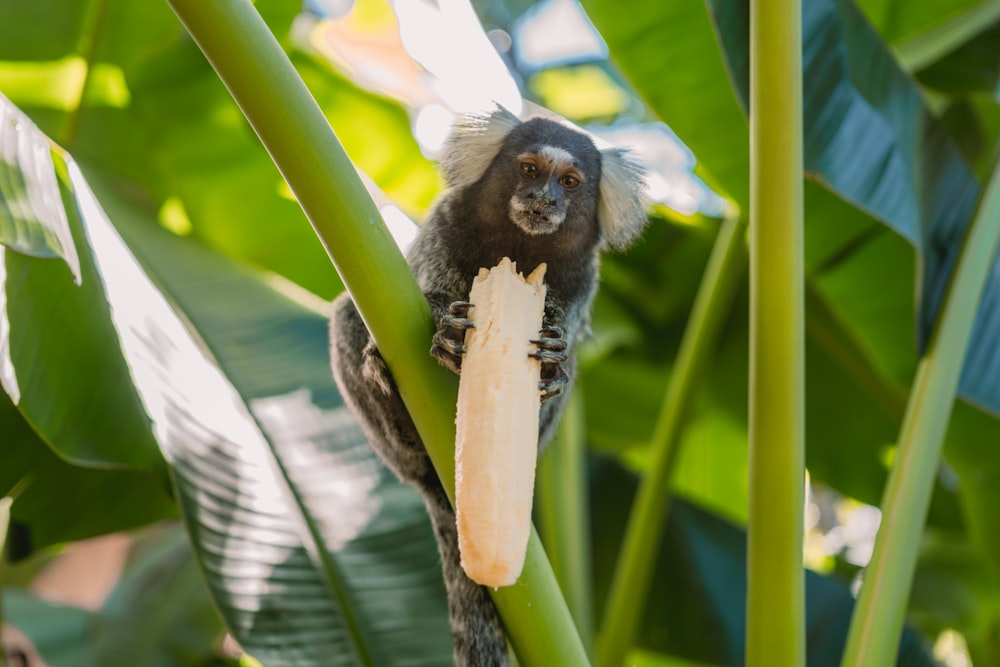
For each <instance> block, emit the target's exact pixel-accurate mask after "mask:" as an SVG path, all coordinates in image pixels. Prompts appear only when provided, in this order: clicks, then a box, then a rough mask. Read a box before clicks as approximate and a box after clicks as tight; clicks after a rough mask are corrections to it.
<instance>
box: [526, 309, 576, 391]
mask: <svg viewBox="0 0 1000 667" xmlns="http://www.w3.org/2000/svg"><path fill="white" fill-rule="evenodd" d="M531 342H532V343H534V344H535V346H537V348H538V350H537V351H535V352H530V353H529V354H528V356H530V357H533V358H535V359H538V360H539V361H541V362H542V373H541V381H540V382H539V383H538V388H539V389H540V390H541V392H542V402H543V403H544V402H545V401H547V400H549V399H550V398H552V397H554V396H558V395H559V394H561V393H562V391H563V388H565V387H566V385H567V384H569V376H568V375H567V374H566V371H565V370H563V367H562V364H563V363H564V362H566V361H568V360H569V354H568V353H567V352H566V350H567V349H568V348H569V344H568V343H567V342H566V340H565V339H564V338H563V330H562V328H560V327H555V326H552V327H543V328H542V330H541V331H540V332H539V337H538V340H533V341H531Z"/></svg>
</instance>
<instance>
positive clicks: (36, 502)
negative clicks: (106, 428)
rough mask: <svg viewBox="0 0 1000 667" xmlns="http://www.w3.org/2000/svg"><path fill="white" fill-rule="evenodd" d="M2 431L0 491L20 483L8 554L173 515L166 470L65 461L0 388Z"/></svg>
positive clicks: (16, 555)
mask: <svg viewBox="0 0 1000 667" xmlns="http://www.w3.org/2000/svg"><path fill="white" fill-rule="evenodd" d="M0 433H2V434H3V465H2V466H0V495H2V494H7V493H9V492H10V491H11V490H12V489H14V488H15V487H18V495H17V498H16V500H15V501H14V504H13V507H12V509H11V515H12V518H13V520H14V521H15V525H16V526H17V527H18V528H17V533H16V534H17V539H16V540H14V543H13V544H12V545H11V552H10V556H11V557H12V558H16V559H19V558H23V557H25V556H27V555H29V554H30V553H32V552H33V551H35V550H36V549H42V548H44V547H47V546H49V545H52V544H58V543H62V542H69V541H72V540H80V539H85V538H88V537H94V536H96V535H104V534H107V533H111V532H115V531H120V530H126V529H128V528H135V527H138V526H141V525H145V524H148V523H151V522H153V521H158V520H160V519H163V518H166V517H173V516H176V515H177V506H176V505H175V504H174V502H173V500H172V498H171V495H170V489H169V482H168V480H167V479H166V478H165V476H163V475H160V476H158V475H156V474H154V473H151V472H147V471H140V470H102V469H98V468H87V467H82V466H75V465H71V464H69V463H67V462H66V461H64V460H62V459H60V458H59V457H58V456H56V455H55V454H53V453H52V451H51V450H50V449H49V448H48V447H47V446H46V445H45V443H43V442H42V441H41V440H40V439H39V438H38V436H37V435H35V433H34V432H33V431H32V430H31V428H30V427H29V426H28V425H27V423H25V421H24V419H23V417H21V415H20V414H19V413H18V412H17V410H16V409H15V408H14V406H13V405H12V404H11V403H10V400H9V399H8V398H7V396H6V395H3V394H0ZM18 485H20V486H18Z"/></svg>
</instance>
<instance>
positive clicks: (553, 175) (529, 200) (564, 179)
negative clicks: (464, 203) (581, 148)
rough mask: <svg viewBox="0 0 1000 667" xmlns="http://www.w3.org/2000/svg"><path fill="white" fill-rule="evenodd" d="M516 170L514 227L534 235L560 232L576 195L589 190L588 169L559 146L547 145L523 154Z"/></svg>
mask: <svg viewBox="0 0 1000 667" xmlns="http://www.w3.org/2000/svg"><path fill="white" fill-rule="evenodd" d="M513 167H514V168H515V169H516V170H517V185H516V186H515V188H514V194H513V196H512V197H511V198H510V204H509V211H508V212H509V213H510V219H511V220H512V221H513V222H514V224H516V225H517V226H518V227H520V228H521V230H522V231H524V232H525V233H526V234H530V235H532V236H540V235H544V234H551V233H553V232H555V231H556V230H558V229H559V228H560V226H561V225H562V224H563V223H564V222H565V220H566V212H567V209H568V208H569V206H570V204H571V202H572V201H573V199H574V196H575V195H576V194H577V193H578V192H582V191H584V190H589V188H587V187H585V185H586V184H587V182H588V179H587V175H586V174H585V173H584V170H583V169H582V168H581V166H579V165H578V164H577V161H576V160H575V159H574V158H573V155H572V154H571V153H570V152H569V151H567V150H566V149H564V148H559V147H558V146H551V145H543V146H538V147H534V148H532V149H531V150H527V151H524V152H522V153H519V154H518V155H517V156H516V160H515V164H514V165H513Z"/></svg>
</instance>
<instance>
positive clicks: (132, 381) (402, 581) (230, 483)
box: [0, 158, 451, 666]
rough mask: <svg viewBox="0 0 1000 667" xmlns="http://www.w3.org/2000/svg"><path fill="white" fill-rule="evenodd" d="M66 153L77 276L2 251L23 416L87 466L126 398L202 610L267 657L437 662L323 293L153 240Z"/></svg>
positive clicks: (440, 621) (436, 624)
mask: <svg viewBox="0 0 1000 667" xmlns="http://www.w3.org/2000/svg"><path fill="white" fill-rule="evenodd" d="M66 160H67V165H68V166H67V169H66V170H65V172H64V173H62V174H60V176H61V181H62V184H63V186H64V187H63V190H64V191H63V195H64V197H65V208H66V210H67V213H69V214H70V215H68V216H67V218H68V220H69V224H70V228H71V231H72V233H73V237H74V240H75V241H76V244H77V247H78V248H79V249H80V255H81V258H82V259H83V260H84V261H83V262H82V265H83V284H82V286H80V287H78V286H76V285H75V284H74V282H73V280H72V277H71V276H70V275H69V272H68V271H67V270H66V266H65V264H63V263H61V262H57V261H54V260H46V259H39V258H33V257H26V256H20V255H16V254H14V253H11V252H9V251H8V252H7V253H6V256H5V259H6V268H7V278H6V285H5V287H6V291H5V292H4V294H5V295H6V297H7V302H6V307H5V309H4V316H5V318H6V319H5V320H4V323H5V325H7V324H8V323H9V331H10V341H11V344H10V360H11V361H10V362H9V368H10V369H12V370H13V375H11V377H14V378H16V379H17V380H18V387H19V389H20V402H19V404H18V407H19V409H20V410H21V411H22V412H23V413H24V414H25V415H26V416H27V417H28V419H29V421H31V422H32V423H33V424H34V425H35V426H36V427H37V425H38V424H39V423H40V424H42V425H46V424H48V422H49V421H55V423H56V426H57V427H58V428H56V429H53V430H52V431H51V432H49V433H46V432H44V431H42V429H39V431H40V432H43V435H46V438H47V439H48V440H49V441H50V442H51V443H52V444H53V446H55V447H56V448H58V449H59V450H60V451H63V450H64V449H70V450H73V451H76V450H78V449H82V447H83V445H86V447H87V449H86V450H85V451H86V453H87V454H88V456H90V457H91V458H98V459H99V458H101V457H104V458H109V457H112V456H118V455H119V453H118V448H119V447H121V446H122V442H123V441H124V439H125V434H127V433H128V431H127V430H126V429H124V424H123V422H122V419H123V418H124V417H126V416H127V415H128V409H129V406H131V405H133V404H134V405H135V406H136V408H135V410H136V412H137V414H140V415H142V419H141V420H140V421H139V422H138V423H137V424H136V425H135V426H132V429H133V431H134V432H133V433H132V434H131V437H132V438H133V439H134V440H136V441H138V442H143V441H146V442H149V443H150V444H152V445H153V446H154V447H156V446H157V445H158V446H159V449H160V450H161V451H162V452H163V455H164V456H165V457H166V459H167V461H168V462H169V464H170V466H171V471H172V473H173V478H174V481H175V484H176V488H177V494H178V497H179V500H180V505H181V509H182V511H183V514H184V518H185V520H186V522H187V525H188V530H189V532H190V535H191V540H192V543H193V544H194V547H195V551H196V556H197V559H198V562H199V566H200V569H201V570H202V572H203V574H204V576H205V579H206V581H207V582H208V585H209V588H210V589H211V592H212V595H213V597H214V598H215V601H216V604H217V605H218V607H219V609H220V610H221V611H222V613H223V616H224V617H225V619H226V621H227V623H228V625H229V627H230V629H231V630H232V632H233V634H234V635H235V636H236V637H237V639H238V640H239V641H240V643H241V645H242V646H243V647H244V648H245V649H247V650H248V651H249V652H251V653H252V654H254V655H255V656H257V657H259V658H260V659H261V660H263V661H264V662H265V663H266V664H268V665H270V666H275V665H283V664H289V665H290V664H294V665H311V664H314V665H329V664H351V665H353V664H379V665H393V664H412V665H420V664H423V665H438V664H442V663H443V662H447V661H448V660H449V659H450V654H451V642H450V631H449V625H448V617H447V605H446V601H445V595H444V587H443V582H442V581H441V573H440V568H439V565H438V557H437V550H436V548H435V543H434V538H433V535H432V531H431V529H430V526H429V523H428V521H427V518H426V514H425V512H424V509H423V505H422V503H421V502H420V500H419V498H418V496H417V495H416V493H414V492H413V491H412V490H410V489H408V488H404V487H401V486H400V485H399V484H398V482H396V481H395V480H394V479H393V478H391V476H390V475H389V474H388V473H387V472H386V470H385V469H384V468H383V467H382V465H381V464H380V462H379V461H378V460H377V459H376V457H375V455H374V453H373V452H372V450H371V449H370V448H369V447H368V446H367V443H365V441H364V439H363V438H362V436H361V433H360V429H359V428H358V426H357V424H356V423H355V422H354V420H353V418H352V416H351V415H350V413H349V412H348V410H347V408H346V407H345V406H344V405H343V404H342V402H341V400H340V398H339V396H338V394H337V391H336V389H335V387H334V384H333V380H332V376H331V373H330V370H329V360H328V356H327V355H328V335H327V326H328V324H327V318H326V316H325V315H324V314H323V312H322V311H323V310H324V309H325V305H323V302H319V304H320V308H316V307H315V305H316V302H317V299H316V298H315V297H311V296H309V295H308V294H305V293H304V292H302V291H301V289H300V288H296V287H294V286H293V285H292V284H291V283H288V282H287V281H284V280H281V279H277V278H275V277H274V276H271V277H267V276H264V275H262V274H260V273H259V272H255V271H253V270H251V269H248V268H241V267H240V266H238V265H236V264H234V263H233V262H231V261H228V260H225V259H223V258H222V257H220V256H219V255H218V254H216V253H214V252H212V251H210V250H209V249H207V248H205V247H203V246H200V245H198V244H196V243H194V242H192V241H190V240H182V239H180V238H178V237H175V236H173V235H171V234H169V233H167V232H166V231H164V230H162V229H160V228H159V227H158V226H157V225H155V224H154V223H153V222H152V221H151V220H150V217H151V212H150V211H149V210H148V209H144V208H142V207H141V206H138V205H136V204H134V203H130V202H129V201H128V200H127V199H125V198H124V197H123V195H122V192H121V191H119V190H118V189H117V188H115V187H112V186H111V181H109V180H108V179H106V178H105V177H103V176H98V175H96V172H95V175H94V177H93V181H94V182H95V183H97V184H98V185H99V189H100V191H101V194H102V197H101V198H102V201H103V202H104V203H105V204H106V205H107V206H108V210H109V211H110V214H111V217H113V218H114V219H115V221H116V223H117V227H116V226H114V225H112V223H111V222H110V220H109V218H108V215H107V214H106V213H105V210H104V209H103V208H102V206H101V204H99V203H98V201H97V198H96V197H95V195H94V193H93V191H92V189H91V186H90V185H88V183H87V182H86V181H85V180H84V177H83V175H82V173H81V171H80V169H79V168H78V167H77V165H76V163H75V162H73V161H72V160H71V159H69V158H66ZM119 230H120V231H121V233H123V234H124V235H125V238H126V239H127V241H128V243H127V244H126V242H125V241H123V240H122V237H121V236H120V235H119ZM137 255H138V256H139V257H140V258H141V260H142V263H141V264H140V262H138V261H137V260H136V256H137ZM15 287H16V289H14V288H15ZM286 294H287V295H291V296H286ZM6 330H7V328H6V326H5V328H4V331H6ZM29 340H30V341H31V342H32V344H31V345H29V343H28V341H29ZM0 349H3V346H0ZM66 350H68V351H69V352H72V353H74V354H73V355H72V356H68V353H67V352H65V351H66ZM32 352H34V354H32ZM60 353H62V354H60ZM98 360H99V362H100V364H102V365H106V366H108V367H110V368H112V369H114V368H120V369H121V371H120V372H119V373H118V374H117V375H112V376H110V377H108V378H106V379H103V380H102V384H101V385H100V389H99V390H95V389H94V386H95V382H96V381H97V380H101V378H100V376H99V374H98V370H99V369H96V368H93V367H89V366H88V367H81V366H80V364H81V363H86V364H96V363H98ZM73 362H75V363H73ZM27 369H30V370H31V373H30V374H29V373H25V371H26V370H27ZM5 377H6V375H5ZM43 380H45V382H44V389H45V391H44V392H43V391H42V387H43V383H42V381H43ZM43 395H44V398H45V399H46V400H44V401H43V400H42V396H43ZM88 410H89V411H95V410H96V411H98V416H100V415H101V414H105V413H107V414H117V415H118V417H119V418H118V420H117V421H115V420H111V419H103V420H102V419H97V418H95V417H93V415H91V414H90V412H87V411H88ZM46 411H47V412H46ZM50 413H52V414H54V415H55V417H52V418H49V419H48V421H46V420H45V419H40V418H38V415H39V414H40V415H41V416H42V417H48V415H49V414H50ZM147 413H148V415H149V417H148V418H146V416H145V415H146V414H147ZM68 414H72V415H75V417H74V419H73V420H72V421H71V420H69V419H68V418H67V417H66V416H65V415H68ZM88 420H89V421H88ZM119 431H123V432H119ZM81 443H82V444H81ZM133 444H135V443H134V442H133ZM74 448H75V449H74ZM154 453H155V450H154ZM30 465H31V464H29V472H30ZM105 493H109V492H105ZM108 497H109V498H113V497H114V496H113V495H109V496H108ZM58 498H59V497H58V496H56V495H54V494H53V496H52V497H51V500H56V499H58ZM400 619H407V620H406V622H405V623H401V622H400Z"/></svg>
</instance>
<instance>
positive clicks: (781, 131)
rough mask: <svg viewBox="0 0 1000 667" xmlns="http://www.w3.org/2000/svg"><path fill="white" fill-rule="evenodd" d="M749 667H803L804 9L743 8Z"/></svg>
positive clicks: (766, 0) (784, 0)
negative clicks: (746, 30) (746, 33)
mask: <svg viewBox="0 0 1000 667" xmlns="http://www.w3.org/2000/svg"><path fill="white" fill-rule="evenodd" d="M750 193H751V194H750V410H749V412H750V517H749V525H748V528H747V649H746V664H747V665H748V666H749V667H797V666H799V665H804V664H805V575H804V571H803V569H802V532H803V528H802V521H803V518H802V512H803V493H804V489H803V487H804V483H805V480H804V444H803V442H804V437H805V436H804V424H805V413H804V396H805V385H804V379H805V373H804V365H805V360H804V347H805V345H804V333H803V331H804V324H803V322H804V305H803V303H804V302H803V298H804V297H803V292H804V282H803V258H802V253H803V243H802V8H801V4H800V0H751V3H750Z"/></svg>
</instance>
